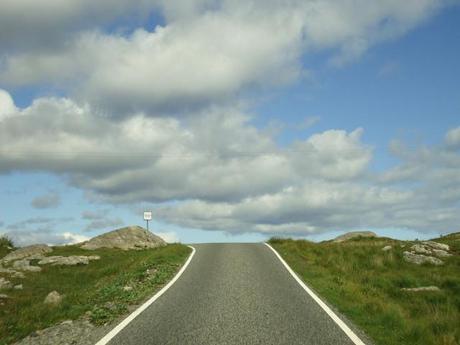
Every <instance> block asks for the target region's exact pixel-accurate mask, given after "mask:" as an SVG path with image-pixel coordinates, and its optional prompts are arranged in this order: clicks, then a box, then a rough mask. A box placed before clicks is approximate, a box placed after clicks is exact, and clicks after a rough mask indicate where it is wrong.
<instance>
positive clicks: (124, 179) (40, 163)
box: [0, 99, 371, 202]
mask: <svg viewBox="0 0 460 345" xmlns="http://www.w3.org/2000/svg"><path fill="white" fill-rule="evenodd" d="M38 118H39V119H40V121H36V119H38ZM248 121H249V118H248V117H246V116H245V115H243V114H242V113H241V112H240V111H238V110H237V109H222V108H216V109H214V110H212V111H207V112H204V113H200V114H196V115H195V116H194V117H192V118H191V119H189V120H188V121H187V123H186V124H185V123H181V122H179V121H178V120H176V119H173V118H168V117H163V118H147V117H145V116H143V115H141V114H139V115H136V116H134V117H130V118H127V119H125V120H122V121H113V120H110V119H108V118H103V117H101V116H98V115H96V114H94V113H93V112H92V110H91V108H90V107H89V106H83V107H81V106H78V105H77V104H75V103H73V102H72V101H70V100H67V99H38V100H36V101H35V102H34V104H33V105H32V106H30V107H28V108H26V109H23V110H21V111H18V112H17V113H16V114H14V115H13V116H11V117H9V118H8V119H5V120H4V121H2V122H0V134H1V135H0V147H1V150H0V160H1V161H2V163H3V164H2V166H1V169H2V170H3V171H11V170H18V169H21V170H44V171H52V172H55V173H59V174H66V176H68V177H69V179H70V182H71V183H72V184H73V185H76V186H78V187H81V188H84V189H87V190H90V191H93V192H94V193H96V194H98V195H100V196H102V197H104V198H105V199H108V200H110V201H114V202H117V201H119V202H129V201H167V200H171V199H190V198H192V199H193V198H199V199H203V200H214V201H219V200H225V201H228V200H240V199H242V198H246V197H249V196H255V195H260V194H261V193H268V192H275V191H277V190H279V189H282V188H284V187H286V186H289V185H291V184H296V183H298V181H301V180H303V179H306V178H310V177H317V176H321V177H322V178H324V179H333V180H337V181H340V180H343V179H350V178H354V177H356V176H359V174H361V173H362V172H363V171H364V170H365V168H366V165H367V163H368V162H369V160H370V158H371V151H370V149H369V148H367V147H366V146H365V145H363V144H362V143H361V142H360V135H361V133H362V130H361V129H358V130H356V131H354V132H351V133H346V132H345V131H326V132H324V133H319V134H315V135H313V136H312V137H311V138H309V139H307V140H305V141H299V142H297V143H296V144H295V145H293V146H292V147H288V148H286V149H280V148H278V147H277V145H276V143H275V141H274V139H273V138H272V137H270V136H268V135H267V134H263V133H262V132H261V131H259V130H257V129H256V128H255V127H253V126H251V125H250V124H249V123H248ZM56 142H59V145H56Z"/></svg>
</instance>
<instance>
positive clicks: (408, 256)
mask: <svg viewBox="0 0 460 345" xmlns="http://www.w3.org/2000/svg"><path fill="white" fill-rule="evenodd" d="M403 256H404V260H405V261H407V262H410V263H413V264H416V265H421V264H423V263H429V264H432V265H435V266H439V265H443V264H444V262H443V261H442V260H440V259H438V258H435V257H433V256H425V255H420V254H414V253H411V252H404V253H403Z"/></svg>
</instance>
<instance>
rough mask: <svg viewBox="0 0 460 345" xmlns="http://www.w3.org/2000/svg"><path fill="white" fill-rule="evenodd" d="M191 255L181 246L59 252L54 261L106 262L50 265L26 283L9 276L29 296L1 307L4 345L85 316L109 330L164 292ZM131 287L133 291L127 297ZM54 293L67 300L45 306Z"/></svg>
mask: <svg viewBox="0 0 460 345" xmlns="http://www.w3.org/2000/svg"><path fill="white" fill-rule="evenodd" d="M190 252H191V249H190V248H189V247H187V246H184V245H181V244H170V245H168V246H166V247H162V248H157V249H149V250H139V251H135V250H131V251H123V250H118V249H99V250H94V251H88V250H84V249H81V248H79V247H76V246H65V247H55V248H54V250H53V252H52V253H50V254H49V255H63V256H68V255H99V256H100V257H101V259H100V260H98V261H91V262H90V263H89V265H86V266H75V267H66V266H50V265H44V266H42V267H43V271H42V272H40V273H27V274H26V278H25V279H12V278H9V277H7V276H5V278H7V279H8V280H10V281H12V282H13V283H15V284H23V290H9V291H7V294H8V295H9V297H10V298H9V299H7V300H6V301H5V305H3V306H1V307H0V344H1V345H6V344H10V343H13V342H14V341H17V340H19V339H21V338H23V337H25V336H27V335H28V334H30V333H31V332H33V331H35V330H38V329H43V328H46V327H49V326H52V325H54V324H56V323H58V322H61V321H64V320H69V319H72V320H75V319H78V318H79V317H82V316H84V315H86V317H88V318H90V319H91V321H92V322H93V323H95V324H105V323H107V322H109V321H111V320H113V319H114V318H116V317H117V316H119V315H121V314H123V313H126V312H127V311H128V306H129V305H132V304H138V303H140V302H143V301H144V300H145V299H147V298H148V297H150V296H151V295H152V294H153V293H154V292H155V291H157V290H159V289H160V288H161V287H162V286H164V285H165V284H166V283H167V282H168V281H169V280H171V279H172V278H173V276H174V275H175V274H176V273H177V271H178V270H179V268H180V267H181V266H182V264H183V263H184V262H185V261H186V259H187V257H188V256H189V254H190ZM147 270H148V271H147ZM125 286H130V287H132V288H133V289H132V290H131V291H125V290H124V289H123V287H125ZM53 290H56V291H58V292H59V293H60V294H61V295H63V300H62V303H61V304H60V305H58V306H56V307H51V306H47V305H45V304H44V303H43V300H44V299H45V297H46V295H47V294H48V293H49V292H51V291H53Z"/></svg>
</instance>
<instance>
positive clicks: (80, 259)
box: [38, 255, 101, 266]
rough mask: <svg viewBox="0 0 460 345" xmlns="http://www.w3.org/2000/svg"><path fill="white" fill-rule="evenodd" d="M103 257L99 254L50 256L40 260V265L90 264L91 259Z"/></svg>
mask: <svg viewBox="0 0 460 345" xmlns="http://www.w3.org/2000/svg"><path fill="white" fill-rule="evenodd" d="M100 258H101V257H100V256H98V255H91V256H82V255H72V256H48V257H45V258H43V259H42V260H40V261H39V262H38V264H39V265H48V264H51V265H53V266H76V265H88V264H89V262H90V261H91V260H99V259H100Z"/></svg>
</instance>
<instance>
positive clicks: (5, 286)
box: [0, 277, 13, 290]
mask: <svg viewBox="0 0 460 345" xmlns="http://www.w3.org/2000/svg"><path fill="white" fill-rule="evenodd" d="M12 288H13V284H12V283H11V282H10V281H9V280H6V279H5V278H3V277H0V290H9V289H12Z"/></svg>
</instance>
